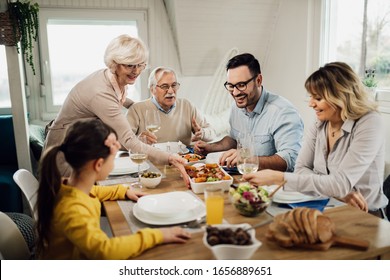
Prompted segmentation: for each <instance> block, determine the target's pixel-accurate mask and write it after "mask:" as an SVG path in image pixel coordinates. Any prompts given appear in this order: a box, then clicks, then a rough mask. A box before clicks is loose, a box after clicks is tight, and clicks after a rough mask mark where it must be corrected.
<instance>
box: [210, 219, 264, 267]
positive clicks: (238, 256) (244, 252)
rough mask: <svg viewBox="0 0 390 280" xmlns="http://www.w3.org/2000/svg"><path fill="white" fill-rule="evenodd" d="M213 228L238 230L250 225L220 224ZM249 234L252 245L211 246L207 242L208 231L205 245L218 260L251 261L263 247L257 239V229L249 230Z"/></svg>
mask: <svg viewBox="0 0 390 280" xmlns="http://www.w3.org/2000/svg"><path fill="white" fill-rule="evenodd" d="M213 227H216V228H219V229H226V228H231V229H232V230H236V229H237V228H239V227H241V228H243V229H246V228H249V227H250V225H249V224H247V223H245V224H236V225H229V224H219V225H213ZM248 233H249V235H250V236H251V240H252V244H251V245H231V244H218V245H214V246H211V245H210V244H209V243H208V242H207V231H206V232H205V233H204V235H203V244H204V245H205V246H206V247H207V248H208V249H210V250H211V252H212V253H213V255H214V257H215V258H216V259H217V260H247V259H250V258H251V257H252V256H253V254H254V253H255V252H256V250H257V249H258V248H259V247H260V246H261V245H262V243H261V242H260V241H259V240H257V239H256V231H255V229H251V230H248Z"/></svg>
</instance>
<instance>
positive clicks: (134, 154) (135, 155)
mask: <svg viewBox="0 0 390 280" xmlns="http://www.w3.org/2000/svg"><path fill="white" fill-rule="evenodd" d="M138 139H139V140H140V141H141V142H143V143H146V142H147V140H146V136H145V135H142V136H138ZM129 155H130V159H131V161H132V162H134V163H136V164H137V165H138V172H137V173H138V174H137V175H138V176H137V177H138V181H137V182H134V183H132V184H131V186H132V187H134V188H142V184H141V182H140V178H139V177H140V175H141V164H142V163H143V162H144V161H146V160H147V159H148V155H147V154H146V147H144V145H142V146H141V147H140V149H138V150H137V151H135V150H130V151H129Z"/></svg>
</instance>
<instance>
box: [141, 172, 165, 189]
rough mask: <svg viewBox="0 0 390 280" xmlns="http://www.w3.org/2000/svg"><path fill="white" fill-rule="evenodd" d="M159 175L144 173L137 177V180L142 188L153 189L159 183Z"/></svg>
mask: <svg viewBox="0 0 390 280" xmlns="http://www.w3.org/2000/svg"><path fill="white" fill-rule="evenodd" d="M161 177H162V175H161V173H157V172H144V173H142V174H141V175H140V176H139V180H140V183H141V185H142V186H144V187H146V188H149V189H154V188H155V187H157V185H158V184H160V182H161Z"/></svg>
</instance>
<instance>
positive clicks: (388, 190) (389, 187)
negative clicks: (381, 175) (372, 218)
mask: <svg viewBox="0 0 390 280" xmlns="http://www.w3.org/2000/svg"><path fill="white" fill-rule="evenodd" d="M383 192H384V193H385V195H386V197H387V198H388V199H389V203H388V204H387V206H386V216H387V218H388V219H389V221H390V175H388V176H387V178H386V180H385V181H384V182H383Z"/></svg>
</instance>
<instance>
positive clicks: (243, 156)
mask: <svg viewBox="0 0 390 280" xmlns="http://www.w3.org/2000/svg"><path fill="white" fill-rule="evenodd" d="M237 169H238V172H240V173H241V174H242V175H244V174H248V173H254V172H256V171H257V170H258V169H259V158H258V156H257V155H256V153H255V146H254V141H253V137H251V136H250V135H246V136H245V137H243V138H241V139H239V141H237ZM240 181H243V179H242V178H241V179H240Z"/></svg>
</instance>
